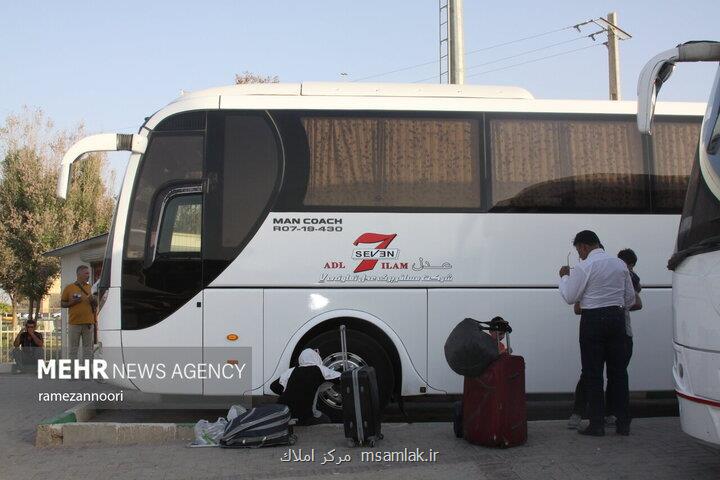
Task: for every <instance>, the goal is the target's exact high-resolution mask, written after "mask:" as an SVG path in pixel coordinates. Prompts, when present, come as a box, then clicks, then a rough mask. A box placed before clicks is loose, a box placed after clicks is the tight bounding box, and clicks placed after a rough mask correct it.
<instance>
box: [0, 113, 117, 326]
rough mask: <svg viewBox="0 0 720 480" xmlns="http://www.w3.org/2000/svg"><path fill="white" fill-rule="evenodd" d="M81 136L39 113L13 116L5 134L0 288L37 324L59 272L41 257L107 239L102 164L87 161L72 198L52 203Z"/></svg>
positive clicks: (108, 204)
mask: <svg viewBox="0 0 720 480" xmlns="http://www.w3.org/2000/svg"><path fill="white" fill-rule="evenodd" d="M81 135H83V127H82V126H79V127H77V128H76V129H75V130H74V131H73V132H66V131H60V132H58V131H55V129H54V128H53V124H52V121H50V120H49V119H47V118H46V117H45V115H44V114H43V112H42V111H41V110H39V109H38V110H34V111H30V110H29V109H27V108H26V109H25V110H24V111H23V113H22V114H21V115H10V116H8V117H7V119H6V121H5V125H4V126H3V127H2V128H0V141H2V147H3V150H0V151H1V152H3V153H4V156H3V159H2V162H1V163H0V172H1V173H2V177H1V179H0V182H1V183H0V212H3V218H2V219H1V220H2V222H1V226H0V245H2V247H1V248H0V254H2V255H5V258H7V259H8V260H7V263H6V262H0V282H2V283H0V285H1V286H2V288H3V289H4V290H5V291H7V292H8V293H9V292H10V291H12V292H13V294H15V295H22V296H23V297H25V298H27V300H28V303H29V312H28V313H29V315H30V316H31V317H33V318H34V317H36V316H37V314H38V311H39V309H40V301H41V299H42V298H43V297H44V296H45V295H47V292H48V291H49V289H50V287H51V285H52V282H53V279H54V277H55V276H56V275H57V274H58V272H59V271H60V265H59V262H58V260H57V259H56V258H54V257H46V256H44V255H43V254H44V253H45V252H47V251H49V250H52V249H55V248H58V247H60V246H62V245H65V244H67V243H72V242H75V241H78V240H81V239H83V238H86V237H87V236H90V235H95V234H98V233H103V232H105V231H107V228H108V225H109V222H110V216H111V212H112V205H113V201H112V199H111V197H110V196H109V194H108V191H107V188H106V187H105V184H104V182H103V180H102V176H101V170H102V168H103V165H104V163H105V159H104V157H102V156H100V155H95V156H93V155H90V156H89V157H90V158H88V159H86V160H81V161H80V162H77V163H76V164H75V166H74V168H73V174H72V183H71V187H70V189H69V192H68V198H67V200H66V201H65V202H61V201H60V200H59V199H58V198H57V197H56V196H55V189H56V185H57V179H58V174H59V160H60V158H61V157H62V154H63V153H64V152H65V151H66V150H67V148H68V146H69V145H70V144H71V143H72V142H73V140H75V139H77V138H78V137H80V136H81Z"/></svg>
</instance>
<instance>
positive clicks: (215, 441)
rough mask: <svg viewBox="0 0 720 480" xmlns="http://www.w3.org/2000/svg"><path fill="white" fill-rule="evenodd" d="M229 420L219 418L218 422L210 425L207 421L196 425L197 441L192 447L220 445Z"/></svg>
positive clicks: (194, 441)
mask: <svg viewBox="0 0 720 480" xmlns="http://www.w3.org/2000/svg"><path fill="white" fill-rule="evenodd" d="M227 423H228V422H227V420H225V419H224V418H222V417H218V419H217V421H216V422H214V423H210V422H208V421H207V420H200V421H199V422H197V423H196V424H195V427H194V429H193V430H194V431H195V440H193V442H192V443H191V444H190V446H191V447H217V446H218V445H219V443H220V438H222V436H223V433H225V426H227Z"/></svg>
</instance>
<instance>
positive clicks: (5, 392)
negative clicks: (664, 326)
mask: <svg viewBox="0 0 720 480" xmlns="http://www.w3.org/2000/svg"><path fill="white" fill-rule="evenodd" d="M55 388H56V391H84V390H89V389H92V390H98V391H102V390H103V386H101V385H97V384H92V383H88V382H57V386H56V387H55ZM36 398H37V385H36V384H35V383H34V382H32V379H29V378H27V377H24V376H12V375H5V374H3V375H0V407H1V408H0V421H2V427H3V428H1V429H0V452H2V453H1V455H2V456H1V457H0V458H2V459H3V462H2V467H0V468H1V470H0V472H1V473H0V478H23V479H35V478H37V479H43V480H45V479H53V480H55V479H58V480H59V479H64V478H68V479H83V478H92V479H95V478H106V477H108V476H110V475H111V476H112V477H113V480H119V479H125V478H128V479H136V478H137V479H140V478H142V479H155V478H168V479H175V478H178V479H195V478H243V479H253V478H258V479H259V478H272V479H274V480H280V479H289V478H310V477H319V478H338V477H339V476H342V477H346V478H354V479H377V478H383V479H402V480H406V479H407V478H409V477H411V478H413V479H432V478H443V479H446V480H449V479H455V478H461V479H462V478H468V479H470V478H472V479H503V480H506V479H522V480H525V479H533V480H535V479H558V480H559V479H563V480H573V479H578V480H595V479H608V480H610V479H612V480H619V479H648V478H650V479H652V480H664V479H673V480H675V479H717V478H720V454H719V453H718V452H716V451H713V450H709V449H707V448H706V447H703V446H700V445H698V444H696V443H695V442H693V441H692V440H691V439H690V438H689V437H687V436H685V435H684V434H683V433H682V432H681V431H680V426H679V420H678V419H677V418H644V419H636V420H635V421H634V422H633V432H632V435H631V436H630V437H618V436H615V435H608V436H606V437H604V438H586V437H582V436H580V435H577V434H576V433H575V432H573V431H570V430H567V429H565V428H564V427H565V425H564V422H562V421H537V422H531V423H530V424H529V440H528V443H527V445H525V446H523V447H518V448H513V449H509V450H493V449H486V448H482V447H476V446H472V445H469V444H467V443H465V442H464V441H462V440H458V439H455V438H454V437H453V435H452V428H451V426H450V425H449V424H447V423H414V424H385V425H384V426H383V428H384V431H385V436H386V438H385V440H383V441H382V442H381V444H380V446H379V447H378V448H376V449H375V451H402V450H403V449H405V448H408V449H411V450H414V449H416V448H418V449H420V450H421V451H424V452H426V453H425V457H426V458H427V457H428V454H427V452H429V451H430V449H432V450H433V451H435V452H439V453H438V455H437V461H436V462H435V463H430V462H426V463H411V462H405V463H401V462H377V463H371V462H367V461H365V462H363V461H362V459H361V452H362V451H363V450H362V449H348V448H346V447H345V446H344V445H345V442H344V439H343V434H342V432H341V430H340V429H339V428H338V426H335V425H325V426H318V427H311V428H298V429H297V430H296V431H297V434H298V442H297V444H296V445H295V446H294V447H293V450H294V452H295V454H305V455H307V454H310V453H311V452H312V449H314V456H315V458H314V461H311V462H283V461H282V457H283V454H285V453H286V452H287V449H282V448H276V449H262V450H221V449H214V448H204V449H191V448H186V447H185V446H184V445H183V444H174V445H162V446H152V447H148V446H127V447H97V448H68V447H62V448H55V449H36V448H35V447H34V446H33V439H34V426H35V424H36V423H37V422H38V421H39V420H41V419H43V418H47V417H50V416H51V415H53V414H56V413H58V412H59V411H61V410H63V409H64V407H65V406H61V405H58V404H38V403H37V402H36ZM332 449H336V450H335V451H334V452H333V453H334V458H335V462H328V463H326V464H325V465H322V461H323V458H324V456H325V455H326V454H327V452H328V451H330V450H332ZM345 455H350V458H351V461H349V462H346V463H342V464H337V462H338V459H339V458H340V457H341V456H345ZM328 458H329V457H328Z"/></svg>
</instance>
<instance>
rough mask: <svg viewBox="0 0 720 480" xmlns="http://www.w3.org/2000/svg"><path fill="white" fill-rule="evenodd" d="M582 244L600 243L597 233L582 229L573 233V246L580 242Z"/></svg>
mask: <svg viewBox="0 0 720 480" xmlns="http://www.w3.org/2000/svg"><path fill="white" fill-rule="evenodd" d="M581 243H582V244H583V245H591V246H592V245H600V239H599V238H598V236H597V234H596V233H595V232H593V231H592V230H583V231H582V232H578V234H577V235H575V239H574V240H573V246H577V245H580V244H581Z"/></svg>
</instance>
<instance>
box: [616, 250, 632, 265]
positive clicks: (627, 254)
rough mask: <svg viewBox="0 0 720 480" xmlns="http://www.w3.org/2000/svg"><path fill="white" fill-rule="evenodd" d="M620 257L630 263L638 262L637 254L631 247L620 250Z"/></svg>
mask: <svg viewBox="0 0 720 480" xmlns="http://www.w3.org/2000/svg"><path fill="white" fill-rule="evenodd" d="M618 258H619V259H620V260H622V261H623V262H625V263H627V264H628V265H635V264H636V263H637V255H635V252H633V251H632V249H630V248H625V249H623V250H620V251H619V252H618Z"/></svg>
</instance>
